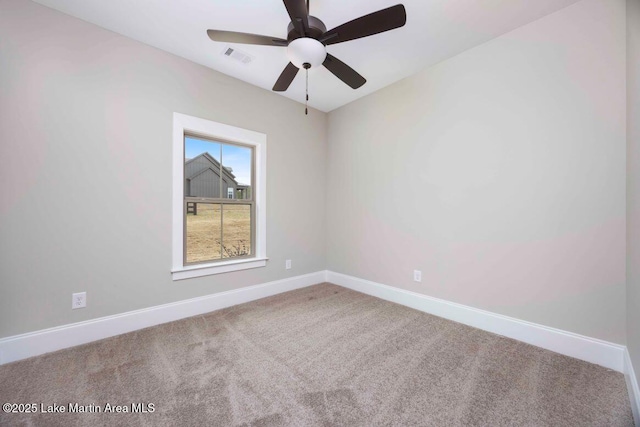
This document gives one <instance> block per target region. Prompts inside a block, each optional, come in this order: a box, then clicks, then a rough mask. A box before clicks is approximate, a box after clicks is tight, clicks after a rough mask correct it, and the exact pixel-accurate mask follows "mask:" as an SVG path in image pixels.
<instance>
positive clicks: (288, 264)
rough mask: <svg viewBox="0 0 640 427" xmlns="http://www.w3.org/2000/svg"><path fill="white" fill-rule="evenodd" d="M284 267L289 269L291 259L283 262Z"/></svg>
mask: <svg viewBox="0 0 640 427" xmlns="http://www.w3.org/2000/svg"><path fill="white" fill-rule="evenodd" d="M284 268H286V269H287V270H291V260H290V259H288V260H286V261H285V262H284Z"/></svg>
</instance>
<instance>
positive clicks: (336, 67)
mask: <svg viewBox="0 0 640 427" xmlns="http://www.w3.org/2000/svg"><path fill="white" fill-rule="evenodd" d="M322 65H324V66H325V67H326V68H327V70H329V71H331V72H332V73H333V74H334V75H335V76H336V77H337V78H339V79H340V80H342V81H343V82H345V83H346V84H347V85H349V86H351V88H352V89H358V88H359V87H360V86H362V85H363V84H365V83H366V82H367V80H366V79H365V78H364V77H362V76H361V75H360V74H358V73H357V72H356V70H354V69H353V68H351V67H349V66H348V65H347V64H345V63H344V62H342V61H340V60H339V59H338V58H336V57H335V56H333V55H330V54H328V53H327V58H326V59H325V60H324V62H323V63H322Z"/></svg>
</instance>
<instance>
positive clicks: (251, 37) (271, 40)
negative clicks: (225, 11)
mask: <svg viewBox="0 0 640 427" xmlns="http://www.w3.org/2000/svg"><path fill="white" fill-rule="evenodd" d="M207 35H208V36H209V38H210V39H211V40H213V41H214V42H228V43H241V44H259V45H265V46H286V45H287V41H286V40H284V39H280V38H278V37H269V36H261V35H259V34H249V33H237V32H235V31H221V30H207Z"/></svg>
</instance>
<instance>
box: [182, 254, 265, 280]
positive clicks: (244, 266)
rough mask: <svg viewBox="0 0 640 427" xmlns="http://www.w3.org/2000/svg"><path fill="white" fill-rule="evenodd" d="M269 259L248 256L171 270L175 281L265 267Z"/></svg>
mask: <svg viewBox="0 0 640 427" xmlns="http://www.w3.org/2000/svg"><path fill="white" fill-rule="evenodd" d="M268 260H269V258H248V259H240V260H235V261H224V262H217V263H215V264H201V265H191V266H187V267H180V268H176V269H174V270H171V275H172V278H173V280H174V281H176V280H183V279H191V278H193V277H201V276H210V275H213V274H221V273H229V272H232V271H239V270H248V269H250V268H259V267H265V266H266V265H267V261H268Z"/></svg>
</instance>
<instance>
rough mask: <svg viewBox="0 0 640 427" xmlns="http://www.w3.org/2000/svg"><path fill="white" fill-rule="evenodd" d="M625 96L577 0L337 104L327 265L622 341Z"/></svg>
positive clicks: (621, 47)
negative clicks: (417, 277) (418, 278)
mask: <svg viewBox="0 0 640 427" xmlns="http://www.w3.org/2000/svg"><path fill="white" fill-rule="evenodd" d="M435 42H437V41H435ZM625 98H626V92H625V2H624V0H584V1H582V2H579V3H576V4H574V5H572V6H570V7H568V8H566V9H563V10H561V11H559V12H557V13H555V14H552V15H549V16H547V17H545V18H542V19H540V20H538V21H536V22H533V23H531V24H529V25H527V26H524V27H521V28H519V29H517V30H515V31H513V32H511V33H508V34H506V35H504V36H502V37H499V38H497V39H494V40H492V41H490V42H488V43H486V44H484V45H481V46H479V47H476V48H474V49H471V50H469V51H466V52H464V53H462V54H460V55H458V56H456V57H454V58H451V59H449V60H446V61H444V62H442V63H440V64H438V65H437V66H435V67H432V68H430V69H428V70H425V71H423V72H420V73H418V74H416V75H414V76H412V77H409V78H407V79H405V80H403V81H401V82H398V83H396V84H393V85H391V86H389V87H387V88H385V89H383V90H381V91H379V92H377V93H374V94H372V95H369V96H367V97H365V98H362V99H360V100H358V101H356V102H354V103H351V104H349V105H347V106H344V107H342V108H340V109H338V110H334V111H333V112H331V113H330V114H329V132H328V143H329V153H328V172H327V179H328V184H327V187H326V188H327V230H328V231H329V236H328V241H327V245H328V250H327V263H328V268H329V269H330V270H333V271H336V272H340V273H345V274H349V275H353V276H357V277H361V278H365V279H369V280H373V281H376V282H380V283H384V284H388V285H392V286H396V287H399V288H403V289H408V290H411V291H415V292H420V293H423V294H427V295H431V296H435V297H438V298H443V299H446V300H449V301H454V302H458V303H462V304H466V305H470V306H473V307H478V308H482V309H486V310H490V311H493V312H496V313H501V314H504V315H508V316H513V317H516V318H519V319H524V320H528V321H532V322H536V323H539V324H543V325H548V326H552V327H557V328H560V329H564V330H568V331H572V332H576V333H579V334H584V335H587V336H592V337H597V338H601V339H604V340H608V341H612V342H616V343H624V342H625V339H626V338H625V335H626V334H625V323H626V314H625V216H626V212H625V179H626V178H625V151H626V149H625V145H626V143H625ZM414 269H418V270H422V283H415V282H413V280H412V276H413V275H412V272H413V270H414Z"/></svg>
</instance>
